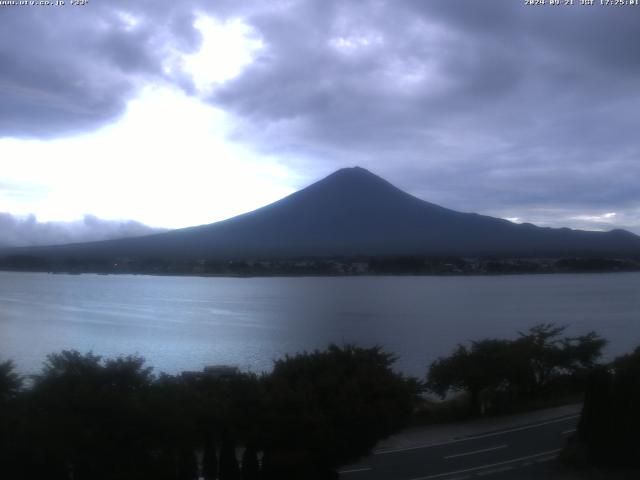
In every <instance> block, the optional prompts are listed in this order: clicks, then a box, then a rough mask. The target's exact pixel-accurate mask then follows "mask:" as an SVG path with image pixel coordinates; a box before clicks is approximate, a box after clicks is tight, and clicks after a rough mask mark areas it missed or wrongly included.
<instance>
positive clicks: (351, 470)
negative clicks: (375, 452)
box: [338, 467, 371, 475]
mask: <svg viewBox="0 0 640 480" xmlns="http://www.w3.org/2000/svg"><path fill="white" fill-rule="evenodd" d="M369 470H371V467H362V468H351V469H349V470H339V471H338V473H339V474H341V475H342V474H344V473H357V472H368V471H369Z"/></svg>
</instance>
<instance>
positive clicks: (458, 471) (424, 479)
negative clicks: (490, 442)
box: [410, 448, 562, 480]
mask: <svg viewBox="0 0 640 480" xmlns="http://www.w3.org/2000/svg"><path fill="white" fill-rule="evenodd" d="M561 450H562V449H561V448H557V449H555V450H549V451H547V452H541V453H536V454H533V455H527V456H526V457H519V458H512V459H511V460H505V461H504V462H497V463H491V464H488V465H481V466H479V467H472V468H466V469H464V470H456V471H453V472H444V473H437V474H435V475H427V476H426V477H415V478H412V479H410V480H430V479H432V478H442V477H447V476H449V475H458V474H460V473H468V472H475V471H478V470H484V469H488V468H493V467H500V466H502V465H508V464H509V463H516V462H521V461H523V460H529V459H530V458H536V457H542V456H544V455H552V454H556V453H558V452H560V451H561Z"/></svg>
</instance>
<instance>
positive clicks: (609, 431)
mask: <svg viewBox="0 0 640 480" xmlns="http://www.w3.org/2000/svg"><path fill="white" fill-rule="evenodd" d="M638 405H640V347H638V348H636V349H635V351H634V352H633V353H631V354H629V355H623V356H621V357H618V358H616V359H615V360H614V361H613V362H612V363H611V365H609V366H608V367H601V368H596V369H594V371H593V372H592V373H591V374H590V375H589V383H588V388H587V392H586V395H585V401H584V406H583V410H582V415H581V417H580V423H579V426H578V440H579V442H580V444H581V446H582V448H583V449H584V450H585V451H586V456H587V459H588V460H589V462H591V463H593V464H595V465H600V466H610V467H632V468H638V467H640V442H638V431H639V430H640V408H638Z"/></svg>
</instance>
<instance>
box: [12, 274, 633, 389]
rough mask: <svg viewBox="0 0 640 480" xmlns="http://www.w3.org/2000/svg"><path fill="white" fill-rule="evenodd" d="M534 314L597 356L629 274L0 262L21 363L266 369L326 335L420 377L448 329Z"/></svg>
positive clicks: (449, 344) (442, 349)
mask: <svg viewBox="0 0 640 480" xmlns="http://www.w3.org/2000/svg"><path fill="white" fill-rule="evenodd" d="M540 322H556V323H558V324H566V325H568V326H569V328H568V330H567V333H568V334H572V335H573V334H576V335H577V334H583V333H586V332H588V331H589V330H596V331H597V332H598V333H600V334H601V335H602V336H604V337H605V338H607V339H608V340H609V341H610V343H609V345H608V346H607V349H606V355H607V357H608V358H611V357H612V356H614V355H618V354H620V353H625V352H628V351H631V350H632V348H634V347H635V346H637V345H640V273H614V274H581V275H569V274H556V275H513V276H474V277H471V276H461V277H455V276H449V277H424V276H406V277H405V276H401V277H394V276H376V277H373V276H371V277H275V278H221V277H168V276H167V277H163V276H158V277H156V276H144V275H108V276H107V275H51V274H46V273H10V272H0V358H2V359H7V358H10V359H13V360H14V361H15V363H16V364H17V366H18V370H19V371H20V372H22V373H33V372H36V371H38V370H39V368H40V366H41V364H42V362H43V360H44V359H45V357H46V355H47V354H49V353H52V352H57V351H60V350H62V349H77V350H80V351H82V352H86V351H93V352H94V353H97V354H100V355H105V356H117V355H123V354H134V353H137V354H140V355H142V356H144V357H145V358H146V359H147V360H148V361H149V363H150V364H151V365H152V366H154V367H155V369H156V371H166V372H169V373H176V372H180V371H183V370H199V369H201V368H202V367H203V366H205V365H210V364H232V365H237V366H239V367H240V368H242V369H245V370H252V371H255V372H260V371H267V370H270V368H271V365H272V362H273V360H274V359H276V358H279V357H281V356H283V355H284V354H286V353H295V352H298V351H301V350H305V349H306V350H310V349H314V348H324V347H325V346H327V345H328V344H329V343H330V342H335V343H339V344H342V343H355V344H358V345H361V346H372V345H375V344H380V345H382V346H383V347H384V348H385V349H387V350H388V351H391V352H394V353H395V354H397V355H398V356H399V359H398V362H397V364H396V366H397V368H398V369H399V370H402V371H404V372H406V373H409V374H413V375H418V376H423V375H424V374H425V372H426V369H427V366H428V365H429V363H430V362H432V361H433V360H434V359H436V358H437V357H438V356H440V355H445V354H448V353H449V352H450V351H451V350H452V349H453V348H454V347H455V346H456V344H457V343H459V342H465V341H467V340H472V339H482V338H486V337H503V338H507V337H508V338H513V337H515V336H516V335H517V331H518V330H521V331H522V330H525V329H527V328H528V327H530V326H532V325H534V324H536V323H540Z"/></svg>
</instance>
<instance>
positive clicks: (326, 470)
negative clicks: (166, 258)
mask: <svg viewBox="0 0 640 480" xmlns="http://www.w3.org/2000/svg"><path fill="white" fill-rule="evenodd" d="M393 362H394V358H393V357H392V356H391V355H389V354H387V353H385V352H383V351H382V350H381V349H380V348H369V349H365V348H357V347H353V346H345V347H338V346H330V347H329V348H328V350H326V351H322V352H318V351H316V352H313V353H303V354H299V355H295V356H290V357H286V358H284V359H282V360H279V361H277V362H276V364H275V368H274V370H273V372H272V373H271V374H268V375H263V376H261V377H258V376H256V375H253V374H247V373H233V374H228V375H212V374H207V373H206V372H200V373H183V374H181V375H177V376H172V375H165V374H163V375H160V376H157V377H156V376H154V375H153V374H152V370H151V368H149V367H147V366H146V365H145V363H144V360H143V359H142V358H140V357H135V356H132V357H123V358H116V359H106V360H105V359H102V358H101V357H99V356H96V355H93V354H91V353H89V354H80V353H78V352H75V351H63V352H61V353H59V354H55V355H51V356H49V357H48V360H47V362H46V363H45V365H44V367H43V369H42V371H41V373H40V374H39V375H37V376H35V377H34V378H33V379H32V382H31V385H30V386H29V388H24V389H22V388H21V385H22V383H21V379H20V377H18V376H17V375H16V374H15V372H14V369H13V365H12V364H11V363H9V362H6V363H0V477H1V478H6V479H9V480H13V479H16V480H17V479H20V480H23V479H24V480H29V479H39V480H58V479H60V480H62V479H65V480H71V479H73V480H84V479H88V480H101V479H104V480H107V479H109V480H129V479H131V480H133V479H136V480H140V479H158V480H164V479H166V480H170V479H171V480H174V479H175V480H183V479H184V480H194V479H195V478H197V477H198V476H203V477H205V478H207V479H214V478H220V479H222V480H229V479H233V480H235V479H238V480H239V479H243V480H253V479H258V478H261V479H263V480H268V479H279V480H286V479H301V478H304V479H311V480H312V479H325V478H336V477H337V474H336V473H335V469H336V467H338V466H339V465H341V464H343V463H346V462H349V461H352V460H355V459H357V458H358V457H359V456H361V455H364V454H366V453H368V452H369V451H370V449H371V448H372V447H373V445H375V443H376V442H377V441H378V440H380V439H381V438H383V437H385V436H387V435H389V434H391V433H393V432H394V431H396V430H397V429H399V428H401V427H402V426H404V425H405V424H406V422H407V421H408V419H409V417H410V415H411V413H412V411H413V406H414V402H415V400H416V398H417V396H418V394H419V391H420V385H419V383H418V382H417V381H416V380H413V379H409V378H405V377H403V376H401V375H399V374H397V373H394V372H393V371H392V369H391V367H392V364H393Z"/></svg>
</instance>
